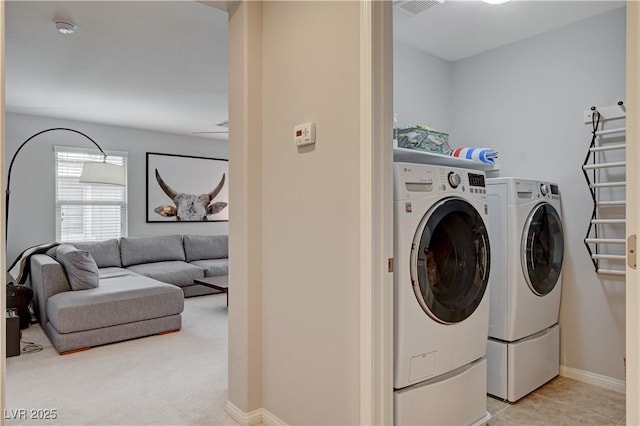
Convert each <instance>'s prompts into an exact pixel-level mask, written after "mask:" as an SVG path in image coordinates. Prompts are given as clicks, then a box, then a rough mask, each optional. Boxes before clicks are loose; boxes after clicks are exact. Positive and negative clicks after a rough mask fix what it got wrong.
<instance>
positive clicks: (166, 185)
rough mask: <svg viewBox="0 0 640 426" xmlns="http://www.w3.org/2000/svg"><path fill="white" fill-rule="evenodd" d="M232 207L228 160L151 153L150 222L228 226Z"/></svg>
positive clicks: (148, 168)
mask: <svg viewBox="0 0 640 426" xmlns="http://www.w3.org/2000/svg"><path fill="white" fill-rule="evenodd" d="M228 204H229V161H228V160H223V159H219V158H207V157H194V156H190V155H175V154H160V153H157V152H147V222H162V223H163V222H207V221H209V222H226V221H228V220H229V205H228Z"/></svg>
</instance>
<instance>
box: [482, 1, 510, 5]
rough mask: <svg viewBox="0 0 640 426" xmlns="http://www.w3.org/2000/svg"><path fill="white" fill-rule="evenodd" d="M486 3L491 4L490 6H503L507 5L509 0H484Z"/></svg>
mask: <svg viewBox="0 0 640 426" xmlns="http://www.w3.org/2000/svg"><path fill="white" fill-rule="evenodd" d="M482 1H483V2H485V3H489V4H502V3H506V2H508V1H509V0H482Z"/></svg>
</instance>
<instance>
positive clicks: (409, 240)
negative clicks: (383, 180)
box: [394, 163, 491, 425]
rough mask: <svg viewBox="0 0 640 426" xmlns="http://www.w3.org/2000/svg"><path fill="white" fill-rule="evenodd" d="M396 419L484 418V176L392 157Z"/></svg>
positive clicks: (423, 421)
mask: <svg viewBox="0 0 640 426" xmlns="http://www.w3.org/2000/svg"><path fill="white" fill-rule="evenodd" d="M394 181H395V182H394V183H395V186H394V225H395V226H394V228H395V239H394V248H395V254H394V256H395V259H396V261H395V266H394V269H395V273H394V390H395V392H394V413H395V415H394V418H395V423H396V424H423V425H427V424H473V423H474V422H478V421H486V420H487V418H486V417H485V416H487V413H486V376H485V377H484V378H483V377H482V372H483V371H484V372H485V373H486V359H485V354H486V336H487V330H488V321H489V295H488V292H487V286H488V279H489V267H490V256H491V252H490V247H489V234H488V231H487V228H486V221H487V213H486V208H487V207H486V193H485V190H486V188H485V176H484V173H483V172H481V171H471V170H466V169H458V168H452V167H445V166H435V165H425V164H413V163H394Z"/></svg>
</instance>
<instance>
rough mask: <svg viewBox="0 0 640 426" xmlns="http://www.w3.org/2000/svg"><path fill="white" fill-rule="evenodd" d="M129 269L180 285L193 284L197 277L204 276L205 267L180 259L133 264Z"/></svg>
mask: <svg viewBox="0 0 640 426" xmlns="http://www.w3.org/2000/svg"><path fill="white" fill-rule="evenodd" d="M127 269H128V270H130V271H133V272H135V273H136V274H140V275H144V276H146V277H150V278H154V279H156V280H159V281H162V282H165V283H170V284H174V285H177V286H180V287H182V286H185V285H191V284H193V280H195V279H196V278H202V277H204V269H202V268H199V267H197V266H195V265H191V264H189V263H186V262H179V261H168V262H155V263H144V264H141V265H131V266H129V267H127Z"/></svg>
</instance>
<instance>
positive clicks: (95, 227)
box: [54, 146, 127, 242]
mask: <svg viewBox="0 0 640 426" xmlns="http://www.w3.org/2000/svg"><path fill="white" fill-rule="evenodd" d="M54 150H55V159H56V240H57V241H60V242H65V241H97V240H106V239H110V238H119V237H123V236H126V235H127V186H126V185H125V186H114V185H91V184H84V183H80V182H79V179H80V173H81V172H82V165H83V164H84V163H85V162H86V161H102V154H100V152H99V151H98V150H97V149H93V150H90V149H81V148H73V147H63V146H56V147H54ZM107 154H108V156H107V163H111V164H117V165H120V166H123V167H124V170H125V176H127V153H126V152H117V153H112V152H107Z"/></svg>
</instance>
